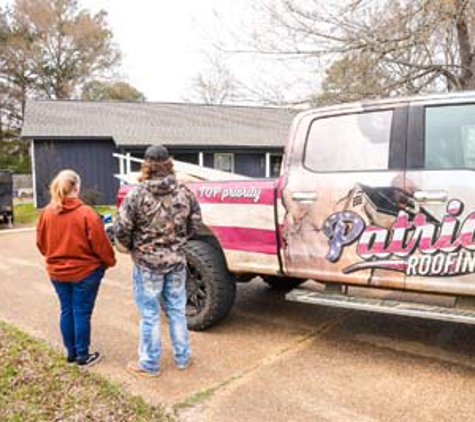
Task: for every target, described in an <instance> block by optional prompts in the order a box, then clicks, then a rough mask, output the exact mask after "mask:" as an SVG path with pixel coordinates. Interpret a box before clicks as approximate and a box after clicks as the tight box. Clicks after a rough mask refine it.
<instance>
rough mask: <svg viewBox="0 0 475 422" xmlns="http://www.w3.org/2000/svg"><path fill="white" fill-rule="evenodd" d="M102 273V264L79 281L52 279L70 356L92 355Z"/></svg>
mask: <svg viewBox="0 0 475 422" xmlns="http://www.w3.org/2000/svg"><path fill="white" fill-rule="evenodd" d="M103 277H104V268H102V267H99V268H98V269H97V270H95V271H93V272H92V273H91V274H89V275H88V276H87V277H85V278H83V279H82V280H80V281H79V282H77V283H72V282H60V281H55V280H52V282H53V286H54V288H55V290H56V293H57V294H58V298H59V302H60V304H61V319H60V327H61V334H62V336H63V343H64V346H65V347H66V350H67V351H68V356H69V357H70V358H76V359H78V360H81V359H86V358H87V357H88V356H89V345H90V343H91V316H92V311H93V309H94V303H95V302H96V297H97V293H98V291H99V286H100V284H101V280H102V278H103Z"/></svg>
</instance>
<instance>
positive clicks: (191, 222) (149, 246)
mask: <svg viewBox="0 0 475 422" xmlns="http://www.w3.org/2000/svg"><path fill="white" fill-rule="evenodd" d="M200 226H201V211H200V206H199V204H198V202H197V200H196V197H195V195H194V193H193V192H192V191H190V190H189V189H188V188H187V187H186V186H184V185H182V184H180V183H178V182H177V180H176V177H175V175H170V176H166V177H163V178H157V179H151V180H146V181H144V182H142V183H140V184H139V185H138V186H136V187H135V188H133V189H132V190H131V191H130V192H129V194H128V195H127V196H126V198H125V199H124V202H123V203H122V205H121V207H120V209H119V211H118V214H117V219H116V221H115V223H114V235H115V238H116V241H118V242H119V243H120V244H121V245H123V246H125V247H126V248H127V249H128V250H129V251H130V252H131V253H132V258H133V260H134V262H135V263H136V264H137V265H139V266H141V267H145V268H146V269H149V270H151V271H154V272H157V273H160V274H165V273H168V272H170V271H171V270H173V269H175V268H177V267H178V266H181V265H184V264H185V263H186V258H185V253H184V250H183V246H184V245H185V243H186V241H187V240H188V239H189V238H191V237H193V236H194V235H195V234H196V233H197V231H198V230H199V228H200Z"/></svg>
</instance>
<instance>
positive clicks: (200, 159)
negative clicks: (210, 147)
mask: <svg viewBox="0 0 475 422" xmlns="http://www.w3.org/2000/svg"><path fill="white" fill-rule="evenodd" d="M198 165H199V166H200V167H203V166H204V154H203V151H200V152H199V153H198Z"/></svg>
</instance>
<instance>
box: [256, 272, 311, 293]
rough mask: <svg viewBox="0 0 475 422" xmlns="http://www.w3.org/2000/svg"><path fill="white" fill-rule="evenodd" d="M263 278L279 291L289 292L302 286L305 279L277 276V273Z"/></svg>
mask: <svg viewBox="0 0 475 422" xmlns="http://www.w3.org/2000/svg"><path fill="white" fill-rule="evenodd" d="M262 279H263V280H264V281H265V282H266V283H267V284H268V285H269V286H270V287H271V288H272V289H273V290H277V291H279V292H288V291H290V290H292V289H295V288H296V287H298V286H300V285H301V284H302V283H304V282H305V280H303V279H301V278H292V277H277V276H275V275H265V276H263V277H262Z"/></svg>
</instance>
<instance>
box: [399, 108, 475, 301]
mask: <svg viewBox="0 0 475 422" xmlns="http://www.w3.org/2000/svg"><path fill="white" fill-rule="evenodd" d="M457 101H459V102H460V99H459V100H457ZM463 101H464V102H465V103H462V104H460V103H453V102H452V103H449V104H440V101H439V104H437V103H435V102H432V103H426V104H422V105H420V104H416V105H413V106H412V107H411V112H410V119H409V133H410V137H411V142H410V143H408V150H407V154H408V161H407V163H408V167H409V169H408V172H407V181H406V185H407V186H408V188H410V189H411V190H412V191H413V192H414V193H413V195H414V199H415V201H416V205H417V207H418V208H419V212H418V216H417V219H418V221H417V220H416V221H415V222H414V223H413V227H412V235H411V236H412V239H410V240H411V243H412V248H413V249H412V251H411V255H410V257H409V260H408V268H407V277H406V284H407V288H408V289H412V290H419V291H429V292H438V293H443V292H445V293H449V294H459V295H474V294H475V277H474V275H473V273H474V272H475V259H474V255H473V253H474V251H475V238H474V233H475V101H474V100H473V99H472V101H473V102H474V103H473V104H470V103H467V99H464V100H463ZM422 214H425V215H430V216H431V217H432V220H430V221H429V219H428V218H426V217H422Z"/></svg>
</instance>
